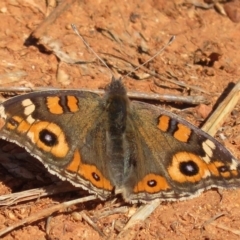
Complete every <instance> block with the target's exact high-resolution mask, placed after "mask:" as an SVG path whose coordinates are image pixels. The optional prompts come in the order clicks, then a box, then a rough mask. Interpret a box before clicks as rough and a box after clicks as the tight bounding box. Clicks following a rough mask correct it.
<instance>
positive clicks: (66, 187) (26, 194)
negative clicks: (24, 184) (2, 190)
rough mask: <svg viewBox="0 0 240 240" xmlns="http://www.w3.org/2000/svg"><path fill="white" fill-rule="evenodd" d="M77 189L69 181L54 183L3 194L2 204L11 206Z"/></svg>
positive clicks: (0, 197)
mask: <svg viewBox="0 0 240 240" xmlns="http://www.w3.org/2000/svg"><path fill="white" fill-rule="evenodd" d="M75 189H76V188H75V187H73V186H71V185H70V184H69V183H66V182H62V183H60V184H58V185H56V184H53V185H51V186H48V187H44V188H36V189H30V190H27V191H22V192H17V193H11V194H7V195H2V196H0V206H11V205H13V204H18V203H20V202H25V201H30V200H33V199H38V198H41V197H44V196H51V195H54V194H57V193H63V192H70V191H73V190H75Z"/></svg>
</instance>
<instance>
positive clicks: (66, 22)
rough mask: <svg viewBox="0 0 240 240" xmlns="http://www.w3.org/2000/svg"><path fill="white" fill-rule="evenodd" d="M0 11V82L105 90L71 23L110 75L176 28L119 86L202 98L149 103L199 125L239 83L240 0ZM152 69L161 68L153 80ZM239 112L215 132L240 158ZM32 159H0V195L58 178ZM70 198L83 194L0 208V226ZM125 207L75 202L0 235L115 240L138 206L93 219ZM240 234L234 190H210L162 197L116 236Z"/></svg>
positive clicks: (37, 4)
mask: <svg viewBox="0 0 240 240" xmlns="http://www.w3.org/2000/svg"><path fill="white" fill-rule="evenodd" d="M213 2H214V1H213ZM215 2H217V1H215ZM55 4H56V5H57V6H56V5H55ZM225 4H227V5H225ZM224 13H227V14H228V15H225V14H224ZM0 16H1V24H0V55H1V62H0V83H1V87H13V86H18V87H19V86H21V87H30V88H34V87H56V88H65V89H68V88H79V89H80V88H87V89H103V88H104V87H105V85H106V84H107V83H109V81H110V76H111V74H110V72H109V70H108V69H106V67H105V66H103V65H102V64H101V63H100V62H99V61H98V60H96V58H95V56H93V54H92V53H91V52H90V51H89V49H87V48H86V47H85V46H84V44H83V42H82V41H81V39H80V38H78V37H77V36H76V34H75V33H74V32H73V30H72V28H71V25H70V24H71V23H74V24H75V25H76V26H77V28H78V30H79V32H80V33H81V34H82V35H83V36H84V38H85V39H86V40H87V41H88V43H89V44H90V45H91V47H92V48H93V49H94V51H95V52H97V53H98V54H99V55H100V56H101V57H102V58H103V59H104V60H105V61H106V62H107V64H108V65H109V66H111V69H112V70H113V71H114V72H115V74H122V75H126V74H127V73H129V72H130V71H131V70H133V69H134V67H135V66H139V65H140V64H141V63H143V62H145V61H147V60H148V59H149V58H150V57H151V56H153V55H154V54H155V53H156V52H157V51H158V50H159V49H161V48H162V46H163V45H164V44H166V43H167V42H168V40H169V39H170V37H171V36H172V35H175V36H176V40H175V41H174V42H173V43H172V44H171V45H170V46H169V47H167V48H166V49H165V50H164V52H163V53H162V54H161V55H159V56H157V57H156V58H154V59H153V60H152V61H151V62H150V63H147V64H146V66H145V68H144V69H140V70H138V71H137V72H136V73H134V74H131V76H129V77H126V78H124V83H125V85H126V86H127V88H128V90H129V91H134V92H145V93H160V94H163V93H165V94H166V93H167V94H174V95H179V96H188V95H202V96H204V97H205V98H206V99H207V100H208V101H209V104H207V105H201V106H202V107H203V108H201V109H204V110H199V108H198V106H196V105H191V104H168V103H166V102H164V103H160V102H159V101H151V103H153V104H155V105H161V106H162V107H164V108H167V109H168V110H170V111H174V112H177V113H178V114H180V115H181V116H182V117H184V118H186V119H187V120H188V121H191V122H192V123H193V124H195V125H197V126H201V125H202V124H203V123H204V120H205V119H206V117H207V113H209V112H210V111H211V109H212V107H213V106H214V105H215V104H216V103H218V102H219V97H220V96H221V97H222V98H223V97H224V96H225V95H224V93H227V91H228V90H229V88H231V87H232V86H233V84H234V83H236V82H237V81H239V80H240V77H239V76H240V67H239V63H240V54H239V47H240V23H238V22H239V21H240V1H235V2H228V3H225V2H218V3H216V4H215V5H214V6H213V4H212V3H211V1H205V2H204V1H201V0H199V1H183V0H175V1H165V0H145V1H143V0H142V1H141V0H135V1H131V0H130V1H121V2H117V1H107V0H102V1H93V0H88V1H80V0H79V1H74V0H71V1H70V0H66V1H59V3H58V4H57V3H55V2H54V1H45V0H38V1H36V0H35V1H34V0H21V1H20V0H1V1H0ZM47 17H48V18H47ZM154 73H157V74H159V75H158V76H155V77H154V76H153V75H154ZM159 76H160V77H159ZM165 80H175V81H177V82H180V83H184V84H187V85H188V86H195V87H198V90H197V89H196V88H195V89H193V88H191V87H181V86H178V85H176V84H173V83H170V82H168V81H165ZM3 96H6V94H4V95H3ZM239 116H240V105H237V106H236V107H235V109H234V110H233V111H232V113H231V115H230V116H229V117H228V119H227V120H226V121H225V123H224V125H223V126H222V128H221V129H219V132H218V133H217V135H216V138H217V139H219V140H220V141H221V142H222V143H223V144H224V145H225V146H227V148H228V149H229V150H230V151H231V152H232V153H233V154H234V155H235V156H236V158H238V159H240V125H239V121H238V119H239V118H238V117H239ZM2 144H3V145H9V144H8V143H6V142H3V143H2ZM10 148H11V147H10ZM12 148H14V149H15V148H16V147H15V146H13V147H12ZM16 149H17V150H16ZM16 149H15V150H14V151H13V152H14V161H16V159H15V157H16V156H17V154H16V153H22V152H23V154H25V152H24V151H23V150H19V149H18V148H16ZM1 158H3V157H1ZM0 161H1V160H0ZM32 161H33V164H32V166H31V168H33V170H32V172H31V171H30V173H29V174H30V175H31V177H29V178H27V179H26V176H25V175H24V174H23V176H19V175H18V176H16V175H14V173H13V172H11V171H9V170H8V169H6V166H3V165H1V163H0V196H1V195H4V194H9V193H13V192H21V191H23V190H27V189H33V188H37V187H43V186H47V185H49V184H51V182H52V181H55V180H56V179H55V178H54V177H52V176H51V175H50V174H48V173H47V171H46V170H44V169H43V168H41V166H38V165H39V163H38V161H37V160H35V159H34V160H32ZM28 171H29V166H28ZM86 194H87V193H86ZM77 197H80V193H78V192H74V191H71V192H67V193H61V194H57V195H55V196H48V197H43V198H40V199H36V200H33V201H25V202H21V203H18V204H14V205H12V206H2V207H1V208H0V231H1V230H3V229H5V228H6V227H8V226H11V225H13V224H15V223H17V222H18V221H20V220H21V219H24V218H26V217H27V216H29V215H31V214H34V213H37V212H41V211H42V210H43V209H45V208H48V207H50V206H53V205H55V204H57V203H59V202H64V201H67V200H71V199H75V198H77ZM124 205H125V204H124V203H123V202H121V201H118V203H112V202H101V201H94V202H90V203H87V204H78V205H76V206H73V207H71V208H69V209H68V210H64V211H60V212H58V213H55V214H53V215H52V216H51V217H48V218H44V219H42V220H39V221H37V222H33V223H31V224H25V225H24V226H23V227H20V228H17V229H16V230H13V231H11V232H10V233H8V234H5V235H4V236H3V237H2V238H1V239H4V240H11V239H21V240H22V239H26V240H27V239H36V240H43V239H54V240H56V239H61V240H65V239H72V240H75V239H94V240H97V239H104V238H105V239H116V237H117V234H118V233H119V232H120V231H121V229H122V228H123V226H124V225H125V224H126V223H127V221H128V219H129V217H130V216H131V214H132V212H134V211H135V210H136V208H137V207H138V206H135V205H134V206H132V205H127V206H128V211H127V212H125V213H115V214H112V215H108V216H106V217H102V218H100V217H96V216H98V215H99V213H100V212H102V211H104V210H106V209H107V210H113V209H114V208H115V207H117V206H124ZM82 212H84V213H85V214H86V215H88V216H89V217H90V218H92V219H93V221H94V222H95V224H96V226H98V228H99V229H100V231H101V232H102V233H103V234H105V237H103V236H101V235H100V234H99V233H98V231H96V230H95V229H94V228H93V227H92V226H90V225H89V223H87V221H86V220H84V218H83V217H82V215H81V213H82ZM239 238H240V190H222V191H216V190H209V191H206V192H205V193H203V194H201V195H200V196H199V197H197V198H194V199H191V200H187V201H182V202H174V203H164V204H161V205H160V206H159V207H158V208H157V209H156V210H155V211H154V213H153V214H151V215H150V217H149V218H147V220H146V221H145V222H144V223H142V224H139V225H137V226H135V227H134V228H133V229H132V230H131V231H130V232H129V235H127V236H123V237H122V238H121V239H139V240H140V239H165V240H167V239H180V240H181V239H204V240H210V239H214V240H220V239H231V240H234V239H236V240H237V239H239Z"/></svg>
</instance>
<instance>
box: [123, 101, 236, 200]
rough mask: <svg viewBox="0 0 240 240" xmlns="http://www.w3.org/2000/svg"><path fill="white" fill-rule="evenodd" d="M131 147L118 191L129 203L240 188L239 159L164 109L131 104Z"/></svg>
mask: <svg viewBox="0 0 240 240" xmlns="http://www.w3.org/2000/svg"><path fill="white" fill-rule="evenodd" d="M130 109H131V110H130V114H129V115H128V119H127V126H128V127H127V130H126V139H127V142H128V144H129V149H131V150H133V151H131V154H130V157H129V158H128V163H127V164H128V172H127V175H126V177H125V182H124V184H123V186H122V188H120V189H119V192H123V194H124V196H125V198H126V199H127V200H129V201H132V202H134V201H147V200H152V199H155V198H159V199H162V200H177V199H186V198H190V197H193V196H194V195H198V194H199V193H200V192H202V191H204V190H206V189H209V188H212V187H222V188H228V187H239V186H240V162H239V161H237V160H236V159H234V157H233V156H232V155H231V153H230V152H229V151H228V150H227V149H226V148H224V147H223V146H222V145H221V144H220V143H219V142H218V141H216V140H215V139H214V138H213V137H211V136H209V135H208V134H206V133H205V132H203V131H202V130H200V129H198V128H196V127H195V126H193V125H192V124H190V123H188V122H187V121H185V120H183V119H181V118H179V117H178V116H177V115H174V114H172V113H170V112H168V111H165V110H163V109H161V108H158V107H155V106H152V105H149V104H146V103H141V102H131V105H130Z"/></svg>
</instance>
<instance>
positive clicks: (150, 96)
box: [0, 87, 208, 104]
mask: <svg viewBox="0 0 240 240" xmlns="http://www.w3.org/2000/svg"><path fill="white" fill-rule="evenodd" d="M49 90H61V89H60V88H52V87H33V88H29V87H0V92H6V93H7V92H32V91H34V92H35V91H49ZM69 90H71V89H69ZM78 90H79V91H87V92H93V93H97V94H100V95H103V94H104V91H103V90H97V89H84V88H80V89H78ZM127 95H128V97H129V98H134V99H138V100H154V101H166V102H175V103H178V102H179V103H188V104H200V103H205V104H207V103H208V100H207V99H206V98H205V97H204V96H178V95H172V94H158V93H144V92H131V91H128V92H127Z"/></svg>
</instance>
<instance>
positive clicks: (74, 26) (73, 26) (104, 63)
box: [71, 23, 114, 77]
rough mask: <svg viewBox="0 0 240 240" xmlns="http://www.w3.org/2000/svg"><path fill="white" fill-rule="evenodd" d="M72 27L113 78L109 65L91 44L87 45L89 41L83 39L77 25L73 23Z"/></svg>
mask: <svg viewBox="0 0 240 240" xmlns="http://www.w3.org/2000/svg"><path fill="white" fill-rule="evenodd" d="M71 27H72V29H73V31H74V32H75V33H76V34H77V35H78V36H79V37H80V38H81V40H82V41H83V43H84V45H85V46H86V47H87V49H89V50H90V51H91V52H92V53H93V55H94V56H96V57H97V58H98V59H99V60H100V61H101V63H102V64H103V65H104V66H105V67H106V68H107V69H108V70H109V71H110V73H111V75H112V77H113V76H114V73H113V71H112V70H111V69H110V68H109V67H108V65H107V64H106V62H105V61H104V60H103V59H102V58H101V57H99V56H98V54H97V53H96V52H95V51H94V50H93V49H92V48H91V47H90V46H89V44H88V43H87V41H86V40H85V39H84V38H83V36H82V35H81V34H80V33H79V31H78V29H77V27H76V25H75V24H73V23H72V24H71Z"/></svg>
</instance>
